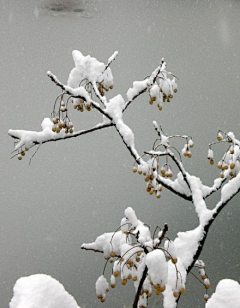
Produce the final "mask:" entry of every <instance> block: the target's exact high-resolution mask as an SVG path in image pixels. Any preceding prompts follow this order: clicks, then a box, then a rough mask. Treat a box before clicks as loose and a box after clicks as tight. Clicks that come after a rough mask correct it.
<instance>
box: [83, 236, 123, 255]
mask: <svg viewBox="0 0 240 308" xmlns="http://www.w3.org/2000/svg"><path fill="white" fill-rule="evenodd" d="M122 237H124V240H125V241H126V236H125V234H124V233H122V231H118V232H116V233H115V234H114V232H109V233H104V234H102V235H100V236H98V237H97V238H96V240H95V242H92V243H88V244H86V243H84V244H82V246H81V247H82V248H85V249H94V250H99V251H103V254H104V256H105V257H106V258H108V257H110V253H111V252H115V254H116V255H120V247H121V238H122Z"/></svg>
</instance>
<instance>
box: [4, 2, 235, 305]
mask: <svg viewBox="0 0 240 308" xmlns="http://www.w3.org/2000/svg"><path fill="white" fill-rule="evenodd" d="M0 6H1V10H0V14H1V16H0V17H1V18H0V27H1V32H0V39H1V47H0V49H1V72H0V88H1V90H0V99H1V114H2V117H1V119H2V124H3V126H2V129H1V131H0V135H1V137H0V141H1V146H0V149H1V158H2V159H1V162H0V164H1V174H2V175H1V201H0V202H1V206H0V247H1V254H0V277H1V281H0V296H1V298H0V303H1V307H7V306H8V302H9V301H10V299H11V297H12V287H13V285H14V283H15V281H16V280H17V279H18V278H19V277H21V276H26V275H30V274H34V273H46V274H50V275H52V276H53V277H54V278H56V279H58V280H59V281H60V282H61V283H63V284H64V286H65V287H66V289H67V290H68V291H69V292H70V293H71V294H72V295H73V296H74V297H75V299H76V300H77V302H78V303H79V305H80V306H81V307H86V308H91V307H102V306H103V305H102V304H101V303H98V301H97V299H96V296H95V281H96V279H97V278H98V276H99V275H101V273H102V269H103V267H104V260H103V257H102V256H101V255H97V254H94V253H92V252H86V251H81V249H80V246H81V244H82V243H83V242H91V241H93V240H94V239H95V238H96V236H97V235H100V234H101V233H103V232H107V231H113V230H115V229H116V228H117V227H118V226H119V223H120V220H121V218H122V217H123V212H124V209H125V208H126V207H127V206H132V207H133V208H134V209H135V211H136V213H137V215H138V217H139V219H141V220H143V221H144V222H146V223H147V224H149V225H151V226H152V229H153V230H154V228H155V226H156V225H159V226H160V227H161V226H163V224H164V223H165V222H167V223H168V225H169V229H170V230H169V236H170V237H172V238H174V236H175V235H176V233H177V232H178V231H185V230H189V229H191V228H194V227H195V226H196V225H197V220H196V215H195V213H194V209H193V208H192V206H191V204H190V203H187V202H183V201H182V200H179V199H178V198H177V197H176V196H174V195H172V194H171V193H168V192H166V191H164V193H163V196H162V198H161V199H160V201H159V200H157V199H156V198H154V197H151V196H149V195H148V194H147V193H146V192H145V182H144V180H143V178H142V177H140V176H137V175H133V173H132V171H131V169H132V164H133V160H132V158H131V157H130V154H129V152H128V151H127V149H126V148H125V146H124V144H123V143H122V142H121V140H120V138H119V136H118V134H117V133H116V132H115V131H114V129H111V128H109V129H107V130H105V131H99V132H95V133H93V134H91V135H86V136H83V137H81V138H78V139H74V140H73V139H72V140H69V141H66V142H58V143H52V144H47V145H44V146H41V147H40V149H39V151H38V153H37V155H36V156H35V157H34V159H33V161H32V164H31V165H30V166H29V165H28V162H29V158H30V155H31V153H29V154H28V155H27V157H25V158H24V159H23V161H21V162H19V161H17V159H13V160H10V156H11V154H10V153H11V151H12V150H13V142H12V140H11V138H9V137H8V135H7V131H8V129H9V128H12V129H29V130H40V124H41V121H42V119H43V118H44V117H49V116H50V114H51V111H52V106H53V103H54V101H55V98H56V96H57V95H58V94H60V90H59V89H58V88H57V87H56V86H55V85H54V84H53V83H52V82H51V81H50V80H49V78H48V77H47V76H46V71H48V70H51V71H52V72H53V73H54V74H56V75H57V76H58V78H59V79H60V80H61V81H63V82H66V80H67V77H68V74H69V72H70V70H71V69H72V67H73V60H72V56H71V52H72V50H73V49H78V50H80V51H81V52H82V53H83V54H85V55H87V54H91V55H92V56H95V57H97V58H98V59H99V60H100V61H103V62H106V61H107V59H108V57H109V56H110V55H111V54H112V53H113V52H114V51H115V50H118V51H119V56H118V57H117V60H116V61H115V62H114V63H113V64H112V71H113V74H114V80H115V86H114V90H113V91H112V92H111V93H109V96H108V98H111V96H114V95H116V94H118V93H120V94H122V95H123V96H124V97H125V93H126V92H127V89H128V88H129V87H131V85H132V82H133V81H134V80H141V79H143V78H144V77H146V76H147V75H149V74H150V73H151V72H152V70H153V69H154V68H155V67H156V66H157V65H158V64H159V61H160V59H161V58H162V57H165V59H166V61H167V64H168V70H169V71H171V72H173V73H174V74H175V75H177V76H178V77H179V78H180V80H179V82H178V85H179V92H178V93H177V95H176V96H175V97H174V99H173V100H172V102H171V103H170V104H167V105H164V109H163V111H162V112H159V111H158V109H157V106H155V105H153V106H150V105H149V104H148V97H147V94H146V95H142V96H141V98H140V99H138V100H137V101H135V102H134V104H132V105H131V107H130V108H129V109H128V110H127V112H126V114H125V121H126V123H127V124H128V125H129V126H130V127H131V128H132V129H133V131H134V133H135V140H136V147H137V149H138V151H139V152H140V153H142V152H143V151H144V150H148V149H150V148H151V146H152V144H153V142H154V140H155V138H156V135H155V131H154V129H153V127H152V121H153V120H156V121H158V122H159V123H161V124H162V125H163V128H164V130H165V131H166V132H167V133H168V134H175V133H179V134H189V135H191V136H192V137H193V140H194V141H195V147H194V149H193V158H192V159H191V160H185V166H186V168H187V170H188V171H189V172H190V173H195V174H196V175H198V176H200V177H201V178H202V180H203V181H204V182H205V183H207V184H211V183H212V181H213V179H214V178H215V177H217V176H218V174H219V173H218V170H217V168H216V166H215V167H211V168H210V166H209V163H208V161H207V149H208V143H209V142H211V141H213V140H216V134H217V130H218V129H222V130H225V131H234V132H235V133H236V135H237V136H238V134H239V126H240V120H239V116H240V111H239V97H240V96H239V81H240V79H239V74H240V73H239V69H240V40H239V29H240V19H239V16H240V1H233V0H229V1H223V0H218V1H214V0H212V1H187V0H186V1H184V0H181V1H171V0H169V1H156V0H155V1H154V0H153V1H140V0H130V1H129V0H128V1H127V0H122V1H115V0H104V1H97V0H93V1H77V0H76V1H70V0H69V1H62V2H61V1H59V0H58V1H53V0H52V1H51V0H48V1H40V0H35V1H31V2H28V1H20V0H15V1H13V0H10V1H6V0H5V1H4V0H2V2H1V5H0ZM72 119H73V122H74V125H75V127H76V129H84V128H89V127H91V126H93V125H95V124H96V123H98V122H99V121H101V117H100V116H99V115H98V114H96V112H94V111H93V112H90V113H87V112H84V113H83V114H77V113H76V112H74V111H73V112H72ZM238 137H239V136H238ZM222 151H224V149H223V148H222ZM32 153H33V152H32ZM217 153H218V154H219V159H220V153H221V151H220V149H219V152H218V151H217ZM216 202H217V197H213V198H211V199H209V201H208V204H209V206H211V204H212V205H214V204H215V203H216ZM239 214H240V208H239V196H236V197H235V198H234V200H233V201H232V202H231V203H230V204H229V205H228V207H227V208H226V209H225V210H224V212H223V213H221V215H220V216H219V217H218V219H217V221H216V222H215V223H214V225H213V227H212V230H211V232H210V234H209V237H208V239H207V242H206V245H205V249H204V252H203V255H202V259H203V260H204V262H205V263H206V265H207V268H206V269H207V274H208V275H209V278H210V281H211V282H212V286H211V292H212V291H214V289H215V286H216V283H217V281H218V280H220V279H223V278H232V279H235V280H237V281H239V280H240V274H239V262H240V261H239V252H240V248H239V239H240V232H239V217H240V215H239ZM109 275H110V272H109ZM211 292H210V293H211ZM203 295H204V288H203V287H201V285H200V284H199V283H198V282H197V281H195V279H194V277H191V276H190V277H189V279H188V287H187V293H186V295H185V296H183V297H182V299H181V302H180V305H179V307H180V308H181V307H187V308H188V307H189V308H191V307H204V302H203V300H202V297H203ZM132 298H133V289H132V288H127V287H125V288H124V287H122V286H120V285H119V284H118V285H117V288H116V289H114V290H112V291H111V292H110V293H109V296H108V298H107V301H106V303H105V304H104V306H105V307H108V308H110V307H117V308H118V307H119V308H120V307H123V304H131V301H132Z"/></svg>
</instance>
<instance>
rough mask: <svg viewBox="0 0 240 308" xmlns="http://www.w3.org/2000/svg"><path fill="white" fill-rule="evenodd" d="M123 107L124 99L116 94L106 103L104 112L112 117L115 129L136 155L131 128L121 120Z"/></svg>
mask: <svg viewBox="0 0 240 308" xmlns="http://www.w3.org/2000/svg"><path fill="white" fill-rule="evenodd" d="M124 107H125V101H124V99H123V97H122V96H121V95H117V96H115V97H113V98H112V99H110V101H109V103H107V104H106V109H105V111H106V113H107V114H108V115H109V116H110V117H111V118H112V119H113V123H115V125H116V128H117V130H118V131H119V133H120V134H121V136H122V137H123V140H124V141H125V143H126V144H127V146H129V147H130V148H131V150H132V151H133V152H134V154H135V156H136V157H138V156H139V155H138V153H137V151H136V149H135V144H134V134H133V132H132V130H131V129H130V128H129V126H128V125H126V124H125V123H124V121H123V118H122V117H123V109H124Z"/></svg>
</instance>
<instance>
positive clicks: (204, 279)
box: [195, 260, 210, 302]
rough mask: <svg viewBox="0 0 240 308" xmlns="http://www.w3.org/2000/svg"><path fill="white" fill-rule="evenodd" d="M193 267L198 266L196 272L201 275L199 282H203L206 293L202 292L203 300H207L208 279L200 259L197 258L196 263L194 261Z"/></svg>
mask: <svg viewBox="0 0 240 308" xmlns="http://www.w3.org/2000/svg"><path fill="white" fill-rule="evenodd" d="M195 267H197V268H198V273H199V275H200V277H201V280H200V282H201V283H202V284H203V286H204V288H205V290H206V293H205V294H204V297H203V298H204V301H205V302H207V301H208V300H209V295H208V294H207V292H208V289H209V288H210V280H209V279H208V276H207V274H206V271H205V264H204V262H203V261H202V260H198V261H197V262H196V263H195Z"/></svg>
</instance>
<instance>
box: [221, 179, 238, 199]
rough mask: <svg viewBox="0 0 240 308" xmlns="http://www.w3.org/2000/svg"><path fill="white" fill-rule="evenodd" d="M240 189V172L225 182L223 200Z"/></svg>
mask: <svg viewBox="0 0 240 308" xmlns="http://www.w3.org/2000/svg"><path fill="white" fill-rule="evenodd" d="M239 189H240V173H238V174H237V176H236V177H235V178H233V179H232V180H230V181H229V182H228V183H227V184H225V185H224V186H223V188H222V191H221V202H222V203H223V202H225V201H227V200H228V199H229V198H230V197H231V196H232V195H234V194H236V193H237V191H238V190H239Z"/></svg>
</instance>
